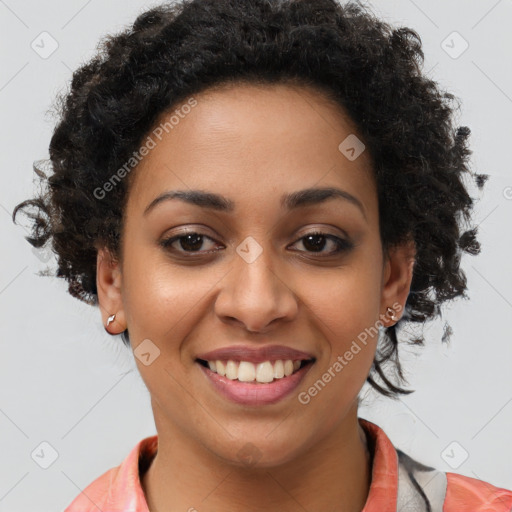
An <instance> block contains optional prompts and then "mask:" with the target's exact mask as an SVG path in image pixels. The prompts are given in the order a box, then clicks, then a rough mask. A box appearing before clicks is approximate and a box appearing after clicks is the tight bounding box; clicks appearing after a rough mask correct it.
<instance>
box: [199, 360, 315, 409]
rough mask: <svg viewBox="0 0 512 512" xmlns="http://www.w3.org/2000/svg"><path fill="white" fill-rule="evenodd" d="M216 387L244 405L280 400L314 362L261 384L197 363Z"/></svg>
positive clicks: (292, 388)
mask: <svg viewBox="0 0 512 512" xmlns="http://www.w3.org/2000/svg"><path fill="white" fill-rule="evenodd" d="M197 364H198V365H199V367H200V368H201V370H202V371H203V372H204V374H205V375H206V376H207V377H208V380H209V381H210V382H211V383H212V384H213V386H214V387H215V389H216V390H217V391H219V392H220V393H221V394H222V395H223V396H225V397H226V398H228V399H229V400H231V401H233V402H235V403H237V404H243V405H266V404H274V403H276V402H279V401H280V400H282V399H283V398H285V397H286V396H288V395H289V394H290V393H292V392H293V390H294V389H295V388H297V386H298V385H299V384H300V382H301V380H302V379H303V378H304V376H305V375H306V373H307V372H308V371H309V369H310V368H311V366H313V363H308V364H307V365H306V366H304V367H302V368H300V370H298V371H297V372H295V373H292V374H291V375H289V376H288V377H283V378H282V379H274V380H273V381H272V382H269V383H266V384H260V383H259V382H254V383H251V382H240V381H238V380H231V379H228V378H227V377H223V376H222V375H219V374H218V373H215V372H212V371H211V370H210V369H209V368H206V367H205V366H203V365H202V364H200V363H197Z"/></svg>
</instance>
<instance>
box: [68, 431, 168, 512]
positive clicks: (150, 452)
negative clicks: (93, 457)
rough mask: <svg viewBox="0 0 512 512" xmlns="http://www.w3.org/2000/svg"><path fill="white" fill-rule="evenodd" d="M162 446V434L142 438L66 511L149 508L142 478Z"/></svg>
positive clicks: (139, 510) (139, 511)
mask: <svg viewBox="0 0 512 512" xmlns="http://www.w3.org/2000/svg"><path fill="white" fill-rule="evenodd" d="M157 448H158V436H156V435H154V436H150V437H146V438H144V439H142V440H141V441H139V442H138V443H137V444H136V445H135V446H134V447H133V448H132V450H131V451H130V453H129V454H128V456H127V457H126V458H125V459H124V461H123V462H122V463H121V464H120V465H119V466H116V467H114V468H111V469H109V470H107V471H105V473H103V474H102V475H101V476H99V477H98V478H96V480H94V481H93V482H91V483H90V484H89V485H88V486H87V487H86V488H85V489H84V490H83V491H81V492H80V494H79V495H78V496H77V497H76V498H75V499H74V500H73V502H72V503H71V504H70V505H69V506H68V507H67V508H66V509H65V510H64V512H98V510H105V511H107V510H108V512H127V511H137V512H148V509H147V503H146V499H145V496H144V491H143V489H142V486H141V482H140V474H141V471H142V472H144V470H145V469H146V468H147V467H148V465H149V464H150V462H151V460H152V458H153V457H154V455H155V454H156V451H157Z"/></svg>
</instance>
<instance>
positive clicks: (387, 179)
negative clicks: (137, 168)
mask: <svg viewBox="0 0 512 512" xmlns="http://www.w3.org/2000/svg"><path fill="white" fill-rule="evenodd" d="M423 60H424V55H423V51H422V48H421V39H420V37H419V35H418V34H417V33H416V32H415V31H414V30H412V29H409V28H405V27H399V28H393V27H392V26H390V25H389V24H387V23H384V22H383V21H381V20H379V19H378V18H377V17H376V16H375V15H373V14H372V13H371V12H369V11H368V9H367V8H366V7H364V6H363V5H361V4H360V3H355V2H349V3H346V4H343V5H342V4H340V3H338V2H337V1H335V0H182V1H181V2H179V3H174V4H163V5H161V6H158V7H155V8H152V9H150V10H148V11H146V12H144V13H142V14H140V15H139V16H138V17H137V19H136V20H135V22H134V23H133V26H132V27H130V28H128V29H125V30H124V31H122V32H120V33H117V34H115V35H107V36H105V37H104V38H103V39H102V40H101V42H100V44H99V45H98V51H97V53H96V56H94V58H92V59H91V60H90V61H89V62H88V63H86V64H84V65H82V66H81V67H80V68H78V69H77V70H76V71H75V72H74V73H73V78H72V81H71V90H70V91H69V92H66V93H65V94H61V95H60V96H58V98H57V100H58V102H59V103H58V112H59V116H60V118H59V122H58V124H57V126H56V128H55V131H54V133H53V136H52V138H51V142H50V147H49V153H50V162H51V168H52V171H53V174H51V175H50V176H49V177H47V176H46V175H44V173H42V171H41V170H39V169H38V168H37V166H36V165H34V169H35V170H36V171H37V172H38V174H39V175H40V176H41V178H42V180H43V182H44V183H45V185H46V187H45V188H44V190H43V191H42V192H41V193H40V194H39V195H38V196H36V197H34V198H32V199H29V200H26V201H24V202H22V203H20V204H18V205H17V206H16V208H15V209H14V211H13V221H15V220H16V214H17V212H18V210H19V209H20V208H21V209H22V210H23V211H25V214H27V215H28V216H29V218H30V219H31V221H32V222H33V224H32V233H31V236H28V237H26V238H27V240H28V241H29V242H30V243H31V244H32V245H33V246H35V247H42V246H44V245H45V244H46V243H47V242H49V241H51V246H52V250H53V252H54V253H55V254H56V255H57V261H58V268H57V272H56V275H57V277H62V278H64V279H66V280H67V281H68V283H69V292H70V293H71V295H73V296H74V297H77V298H79V299H80V300H83V301H85V302H87V303H89V304H92V305H95V304H97V303H98V299H97V289H96V258H97V250H98V248H99V247H106V248H107V249H109V250H110V251H111V252H112V254H113V255H115V256H116V257H120V256H121V255H120V253H119V250H120V243H119V242H120V237H121V230H122V226H123V212H124V206H125V202H126V199H127V190H128V189H129V183H130V180H128V179H125V180H121V181H120V183H118V184H117V185H116V186H115V187H112V191H111V192H109V193H108V194H106V195H105V197H103V198H101V199H98V198H97V197H96V195H95V194H94V190H97V187H99V186H101V185H102V184H104V183H105V182H106V181H108V179H109V178H110V177H112V175H113V174H114V173H115V171H116V170H118V169H119V168H120V167H121V166H122V165H123V163H125V162H127V161H128V160H129V158H130V157H131V155H132V154H133V152H134V150H136V149H137V148H138V147H139V146H140V144H141V141H143V140H144V137H146V136H147V134H148V132H149V130H151V129H152V127H153V126H154V125H155V123H156V122H157V120H158V119H159V118H160V116H161V115H162V113H164V112H169V111H170V109H172V108H173V106H175V105H177V104H178V103H180V102H182V101H183V100H185V99H186V98H187V97H190V96H191V95H192V94H194V93H199V92H201V91H202V90H205V89H207V88H212V87H216V86H222V85H225V84H228V83H230V84H237V83H244V82H245V83H252V84H274V83H292V84H296V85H302V86H309V87H314V88H316V90H318V91H319V92H320V93H322V94H324V95H325V97H327V98H329V99H330V100H332V101H334V102H335V103H336V104H337V105H339V106H340V107H341V108H342V109H344V111H345V112H347V113H348V114H349V116H350V117H351V119H352V120H353V122H354V123H355V124H356V126H357V127H358V129H359V134H360V135H361V137H362V138H363V140H364V144H365V146H366V148H367V150H368V151H369V153H370V155H371V159H372V161H373V164H374V169H373V170H374V175H375V180H376V183H377V189H378V202H379V216H380V220H379V222H380V226H379V228H380V236H381V242H382V247H383V248H384V249H385V250H387V249H389V248H391V247H392V246H394V245H396V244H399V243H401V242H404V241H406V240H407V239H411V238H412V239H413V240H414V242H415V245H416V263H415V266H414V271H413V279H412V283H411V290H410V294H409V296H408V298H407V302H406V304H405V309H404V315H403V317H402V318H401V320H400V321H399V322H398V323H397V324H395V325H393V326H391V327H387V328H386V329H384V332H383V334H384V335H383V338H384V339H383V340H382V341H383V343H382V344H380V345H379V347H378V350H377V354H376V356H375V359H374V362H373V365H372V368H371V371H370V373H369V375H368V377H367V381H368V382H369V383H370V385H371V386H372V387H373V388H375V389H376V390H377V391H378V392H379V393H381V394H383V395H385V396H388V397H391V398H396V397H397V396H398V394H408V393H412V392H413V391H414V390H405V389H402V388H401V387H398V386H396V385H395V384H393V383H392V382H391V381H390V380H389V379H388V377H387V376H386V374H385V373H384V371H383V365H384V364H385V363H387V362H393V363H394V364H395V369H396V376H397V377H398V378H399V380H400V381H401V382H404V381H405V382H407V380H406V379H405V377H404V375H403V373H402V369H401V366H400V362H399V358H398V339H397V329H398V328H400V327H401V326H403V325H404V322H405V323H406V324H407V322H416V323H417V324H416V325H418V324H420V325H421V324H424V323H425V322H426V321H427V320H432V319H434V318H435V317H436V316H439V315H441V312H440V305H441V304H442V303H443V302H445V301H448V300H451V299H454V298H456V297H458V296H462V297H464V298H467V295H466V293H465V291H466V289H467V287H466V276H465V273H464V272H463V270H462V269H461V268H460V258H461V251H465V252H467V253H470V254H478V253H479V252H480V244H479V242H478V241H477V240H476V232H477V229H476V227H473V228H472V229H469V228H471V226H469V225H466V226H464V227H463V225H462V223H463V222H465V223H466V224H467V223H469V222H470V220H471V211H472V208H473V199H472V198H471V197H470V196H469V194H468V190H467V188H466V186H465V184H464V183H463V178H464V173H467V174H469V175H471V176H472V177H473V179H474V180H475V182H476V184H477V186H478V188H480V189H481V188H482V187H483V185H484V183H485V181H486V179H487V178H488V176H487V175H486V174H477V173H474V172H473V171H471V170H470V169H469V168H468V166H467V161H468V158H469V155H470V154H471V153H472V152H471V151H470V150H469V149H468V147H467V139H468V136H469V134H470V130H469V129H468V128H467V127H465V126H460V127H455V126H454V124H453V123H454V120H453V118H454V113H455V111H456V108H455V107H457V108H459V105H458V99H457V98H455V97H454V96H453V95H452V94H449V93H447V92H445V91H442V90H441V89H440V88H439V87H438V85H437V84H436V83H435V82H434V81H432V80H430V79H429V78H427V77H426V76H424V75H422V73H421V66H422V65H423ZM454 101H455V103H456V105H455V106H454V105H453V102H454ZM466 228H467V230H466ZM409 325H412V324H409ZM446 327H448V331H449V330H450V328H449V326H447V325H445V329H446ZM445 334H447V332H446V331H445ZM448 334H449V333H448ZM446 337H447V336H443V341H444V340H445V338H446ZM122 339H123V342H124V343H125V345H127V346H129V338H128V332H127V331H125V332H124V333H123V335H122ZM407 341H408V343H412V344H418V345H423V344H424V339H423V336H413V338H412V339H411V340H407ZM375 373H377V375H378V376H379V377H380V379H382V381H383V383H384V386H381V385H379V384H378V383H377V382H376V381H375V380H374V376H375Z"/></svg>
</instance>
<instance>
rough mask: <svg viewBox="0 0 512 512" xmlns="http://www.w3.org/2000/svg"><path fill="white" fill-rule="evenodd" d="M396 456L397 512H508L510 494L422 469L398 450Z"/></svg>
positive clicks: (486, 484) (482, 483)
mask: <svg viewBox="0 0 512 512" xmlns="http://www.w3.org/2000/svg"><path fill="white" fill-rule="evenodd" d="M397 455H398V460H399V477H398V510H432V511H439V512H441V511H442V512H512V491H509V490H507V489H503V488H501V487H496V486H494V485H492V484H490V483H489V482H485V481H483V480H478V479H477V478H471V477H468V476H464V475H460V474H457V473H450V472H444V471H441V470H438V469H436V468H432V467H429V466H425V465H424V464H422V463H420V462H419V461H417V460H415V459H413V458H412V457H410V456H409V455H407V454H405V453H404V452H402V451H401V450H399V449H397ZM416 502H417V503H416ZM425 503H428V505H427V506H425ZM411 504H413V505H414V506H413V508H410V505H411ZM404 507H405V508H404ZM408 507H409V508H408Z"/></svg>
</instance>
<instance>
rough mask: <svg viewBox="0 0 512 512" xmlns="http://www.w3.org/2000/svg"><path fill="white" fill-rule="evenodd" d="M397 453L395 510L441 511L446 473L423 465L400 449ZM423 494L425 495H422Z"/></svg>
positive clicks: (412, 511)
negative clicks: (396, 497)
mask: <svg viewBox="0 0 512 512" xmlns="http://www.w3.org/2000/svg"><path fill="white" fill-rule="evenodd" d="M396 452H397V455H398V499H397V512H443V504H444V500H445V498H446V486H447V479H446V473H445V472H443V471H439V470H437V469H435V468H431V467H429V466H425V465H424V464H421V463H420V462H418V461H417V460H414V459H413V458H412V457H409V455H407V454H406V453H404V452H402V451H401V450H398V449H397V450H396ZM422 491H423V494H424V495H425V496H423V495H422ZM425 498H426V500H425Z"/></svg>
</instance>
